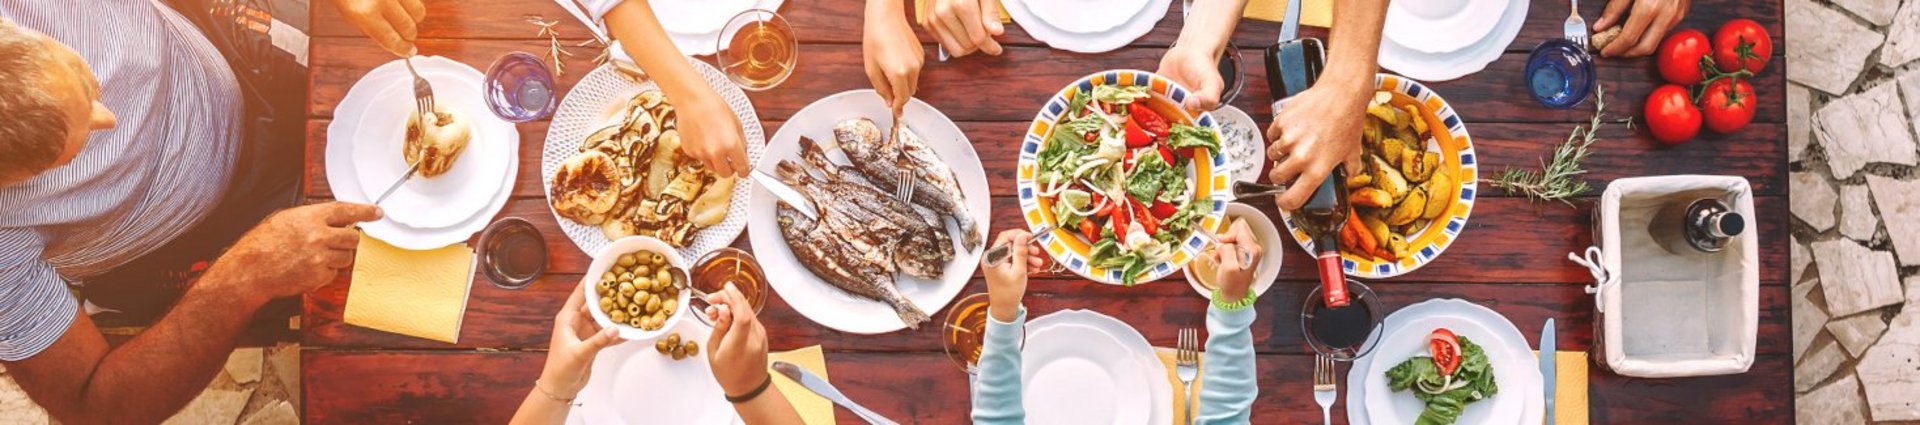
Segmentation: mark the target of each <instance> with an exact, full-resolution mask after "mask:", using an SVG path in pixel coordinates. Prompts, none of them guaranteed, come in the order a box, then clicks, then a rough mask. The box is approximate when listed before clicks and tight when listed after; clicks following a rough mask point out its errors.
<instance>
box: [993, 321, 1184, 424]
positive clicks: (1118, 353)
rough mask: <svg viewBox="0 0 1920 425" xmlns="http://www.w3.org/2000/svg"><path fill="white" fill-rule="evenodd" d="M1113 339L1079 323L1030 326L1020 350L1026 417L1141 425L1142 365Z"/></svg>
mask: <svg viewBox="0 0 1920 425" xmlns="http://www.w3.org/2000/svg"><path fill="white" fill-rule="evenodd" d="M1128 354H1129V353H1128V352H1127V349H1126V347H1125V346H1123V345H1121V344H1120V341H1119V340H1118V339H1115V338H1114V337H1113V336H1112V335H1108V334H1107V333H1106V332H1104V331H1101V330H1100V329H1098V328H1094V327H1092V326H1088V325H1084V324H1075V323H1056V324H1053V325H1052V326H1046V327H1040V328H1036V329H1034V330H1033V331H1032V332H1030V333H1029V334H1028V335H1027V344H1026V346H1025V347H1024V348H1022V349H1021V350H1020V355H1021V357H1022V358H1023V359H1024V360H1022V361H1021V362H1022V366H1021V367H1020V372H1021V373H1020V382H1021V387H1022V388H1024V389H1023V390H1022V395H1023V398H1024V400H1023V402H1024V403H1023V404H1024V405H1025V408H1026V412H1027V418H1028V419H1029V420H1031V421H1032V422H1034V423H1043V424H1068V423H1072V424H1146V423H1147V418H1148V417H1149V415H1150V414H1151V411H1152V410H1151V409H1152V407H1153V406H1152V405H1151V402H1150V400H1152V398H1153V396H1152V394H1151V393H1150V392H1149V391H1148V389H1147V382H1146V381H1147V375H1146V374H1143V373H1140V371H1141V370H1142V369H1145V368H1147V367H1148V365H1145V364H1141V363H1140V359H1139V358H1138V357H1134V356H1130V355H1128Z"/></svg>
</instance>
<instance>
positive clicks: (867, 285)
mask: <svg viewBox="0 0 1920 425" xmlns="http://www.w3.org/2000/svg"><path fill="white" fill-rule="evenodd" d="M813 203H814V204H820V203H819V202H813ZM775 214H776V217H777V218H776V219H775V221H777V222H778V223H779V225H780V234H781V235H782V236H784V237H785V239H786V241H787V247H789V248H791V249H792V250H793V256H794V258H796V259H798V260H800V264H801V265H802V266H805V267H806V268H807V270H809V271H812V272H813V274H814V275H817V276H820V279H821V280H825V281H827V283H828V284H832V285H833V286H834V287H836V288H840V290H843V291H847V293H850V294H853V295H856V296H859V297H862V298H867V299H871V300H876V301H881V302H885V303H887V305H889V306H892V307H893V311H894V314H897V315H899V316H900V321H901V322H902V323H906V325H907V327H908V328H913V329H919V328H920V324H921V323H924V322H926V321H928V320H931V318H930V317H928V316H927V313H926V312H925V311H922V310H920V307H919V306H915V305H914V304H913V301H912V300H908V299H907V297H906V296H905V295H902V294H901V293H900V288H899V287H896V286H894V282H893V273H892V272H891V270H890V269H891V267H890V265H889V264H887V263H886V262H885V261H883V260H882V259H881V258H876V257H880V256H884V255H885V253H883V252H878V251H866V252H861V251H859V250H856V249H854V248H853V247H852V246H851V245H849V244H845V243H841V242H842V241H845V239H843V238H840V237H838V235H836V234H835V232H831V231H829V230H828V229H822V227H830V226H831V225H830V224H828V223H825V222H819V221H814V220H812V219H808V218H807V217H806V215H803V214H800V212H799V211H797V210H794V209H793V207H791V206H788V205H786V204H780V206H779V210H778V211H777V212H776V213H775ZM832 214H837V213H824V214H823V215H822V219H823V220H827V219H828V218H827V216H830V215H832Z"/></svg>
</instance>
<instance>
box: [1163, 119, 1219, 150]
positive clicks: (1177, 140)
mask: <svg viewBox="0 0 1920 425" xmlns="http://www.w3.org/2000/svg"><path fill="white" fill-rule="evenodd" d="M1169 133H1172V134H1169V135H1168V136H1167V146H1168V147H1171V148H1174V149H1181V148H1191V147H1203V148H1207V150H1209V151H1215V152H1218V151H1219V150H1220V139H1219V138H1218V137H1215V135H1214V134H1213V131H1211V130H1207V129H1206V128H1202V127H1194V126H1191V125H1186V124H1174V125H1173V129H1172V130H1169Z"/></svg>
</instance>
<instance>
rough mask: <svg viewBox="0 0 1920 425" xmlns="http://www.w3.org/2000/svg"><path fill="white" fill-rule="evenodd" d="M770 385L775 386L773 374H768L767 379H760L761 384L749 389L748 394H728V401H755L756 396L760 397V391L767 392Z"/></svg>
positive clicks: (738, 402) (736, 402)
mask: <svg viewBox="0 0 1920 425" xmlns="http://www.w3.org/2000/svg"><path fill="white" fill-rule="evenodd" d="M770 386H773V374H767V379H765V380H762V381H760V386H759V387H756V388H754V389H753V391H748V392H747V393H746V394H742V395H739V396H734V395H728V396H727V402H728V403H733V404H740V403H746V402H748V401H753V399H754V398H757V397H760V393H764V392H767V387H770Z"/></svg>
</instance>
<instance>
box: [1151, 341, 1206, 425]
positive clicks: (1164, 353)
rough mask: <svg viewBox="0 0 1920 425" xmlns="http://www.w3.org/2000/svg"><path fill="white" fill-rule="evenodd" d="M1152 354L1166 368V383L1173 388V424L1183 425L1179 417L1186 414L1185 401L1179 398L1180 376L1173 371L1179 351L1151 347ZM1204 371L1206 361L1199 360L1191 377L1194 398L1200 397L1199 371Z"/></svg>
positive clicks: (1196, 412) (1196, 413) (1197, 412)
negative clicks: (1197, 368)
mask: <svg viewBox="0 0 1920 425" xmlns="http://www.w3.org/2000/svg"><path fill="white" fill-rule="evenodd" d="M1153 354H1155V355H1158V356H1160V365H1161V366H1165V367H1166V368H1167V383H1168V384H1171V385H1169V386H1171V387H1173V412H1174V414H1173V423H1175V424H1180V423H1184V422H1181V418H1180V415H1184V414H1186V411H1187V400H1186V398H1185V397H1181V396H1180V394H1181V392H1180V389H1181V388H1180V374H1179V372H1178V370H1176V369H1174V367H1175V366H1177V365H1179V363H1180V359H1179V358H1178V356H1179V355H1180V350H1175V349H1172V348H1167V347H1153ZM1206 369H1207V359H1205V358H1201V359H1200V367H1199V370H1196V371H1195V372H1194V375H1193V391H1192V392H1193V394H1194V395H1195V396H1198V395H1200V373H1199V371H1204V370H1206ZM1193 414H1195V415H1198V414H1200V412H1199V411H1197V410H1196V411H1194V412H1193Z"/></svg>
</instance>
